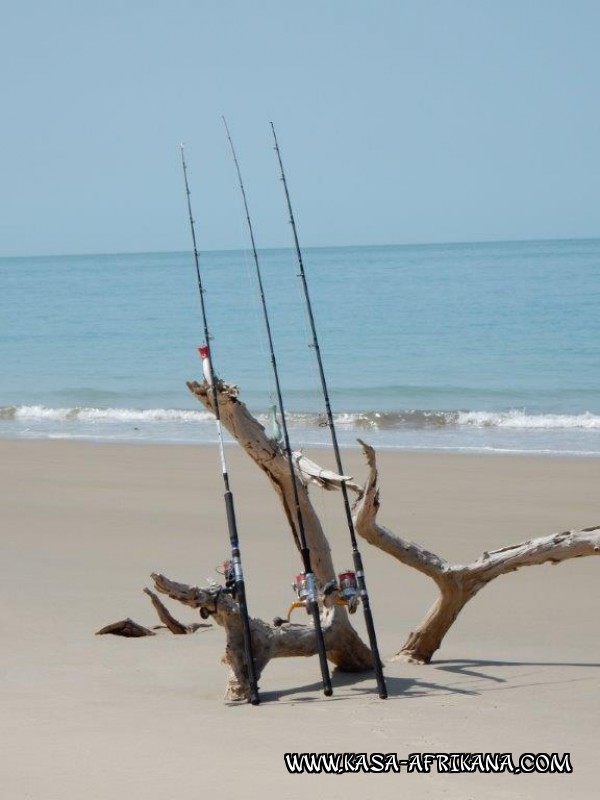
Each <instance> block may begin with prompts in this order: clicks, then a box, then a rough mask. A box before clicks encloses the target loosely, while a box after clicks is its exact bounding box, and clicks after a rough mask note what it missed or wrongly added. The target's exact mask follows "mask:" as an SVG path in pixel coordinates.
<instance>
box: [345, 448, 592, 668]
mask: <svg viewBox="0 0 600 800" xmlns="http://www.w3.org/2000/svg"><path fill="white" fill-rule="evenodd" d="M359 441H360V440H359ZM360 443H361V445H362V447H363V451H364V453H365V455H366V458H367V463H368V465H369V469H370V473H369V478H368V480H367V483H366V485H365V491H364V493H363V495H362V497H361V498H360V499H359V501H358V503H357V505H356V507H355V526H356V532H357V534H358V535H359V536H362V538H363V539H365V540H366V541H367V542H369V544H372V545H374V546H375V547H378V548H379V549H380V550H383V551H384V552H386V553H388V554H389V555H391V556H393V557H394V558H397V559H398V561H400V562H401V563H402V564H406V566H409V567H412V568H413V569H416V570H418V571H419V572H422V573H423V574H424V575H427V576H428V577H429V578H431V579H432V580H433V581H435V583H436V585H437V587H438V589H439V596H438V598H437V600H436V601H435V603H434V604H433V605H432V607H431V608H430V609H429V611H428V612H427V614H426V616H425V618H424V619H423V621H422V622H421V624H420V625H419V626H418V628H416V629H415V630H414V631H412V632H411V633H410V635H409V637H408V639H407V640H406V642H405V643H404V644H403V645H402V647H401V648H400V651H399V652H398V653H397V654H396V655H395V656H394V659H395V660H402V661H410V662H413V663H419V664H428V663H429V662H430V661H431V657H432V656H433V654H434V653H435V651H436V650H437V649H438V648H439V647H440V645H441V643H442V639H443V638H444V636H445V635H446V633H447V632H448V630H449V629H450V627H451V626H452V624H453V623H454V621H455V620H456V618H457V616H458V615H459V613H460V611H461V610H462V609H463V607H464V606H465V605H466V603H468V602H469V600H471V599H472V598H473V597H475V595H476V594H477V593H478V592H479V591H481V589H483V587H484V586H487V584H488V583H489V582H490V581H492V580H494V578H497V577H498V576H499V575H506V574H507V573H508V572H514V571H515V570H517V569H520V568H521V567H531V566H536V565H539V564H548V563H549V564H559V563H561V562H562V561H566V560H567V559H571V558H580V557H582V556H593V555H599V554H600V526H597V527H593V528H584V529H582V530H575V531H565V532H564V533H554V534H551V535H550V536H543V537H540V538H537V539H530V540H529V541H526V542H520V543H519V544H514V545H509V546H507V547H502V548H500V549H499V550H490V551H489V552H486V553H483V555H482V556H481V557H480V558H478V559H477V561H473V562H472V563H471V564H466V565H460V564H449V563H448V562H447V561H445V560H444V559H443V558H440V556H438V555H436V554H435V553H430V552H429V551H428V550H425V549H424V548H422V547H420V546H419V545H417V544H414V543H413V542H408V541H406V540H405V539H402V538H401V537H400V536H397V535H396V534H394V533H392V532H391V531H390V530H389V529H388V528H384V527H383V526H382V525H379V524H378V523H377V521H376V518H377V512H378V510H379V489H378V484H377V464H376V460H375V451H374V450H373V448H372V447H370V446H369V445H367V444H365V443H364V442H360Z"/></svg>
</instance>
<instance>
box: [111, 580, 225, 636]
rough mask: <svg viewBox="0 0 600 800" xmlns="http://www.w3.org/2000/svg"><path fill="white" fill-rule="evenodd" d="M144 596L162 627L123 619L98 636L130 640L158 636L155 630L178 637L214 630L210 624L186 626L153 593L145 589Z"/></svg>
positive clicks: (198, 623)
mask: <svg viewBox="0 0 600 800" xmlns="http://www.w3.org/2000/svg"><path fill="white" fill-rule="evenodd" d="M144 594H147V595H148V597H149V598H150V600H151V601H152V605H153V606H154V608H155V610H156V613H157V614H158V618H159V619H160V621H161V622H162V623H163V624H162V625H155V626H154V629H153V630H150V629H149V628H145V627H144V626H143V625H140V624H139V622H134V621H133V620H132V619H130V618H129V617H127V619H121V620H119V621H118V622H111V623H110V625H105V626H104V627H103V628H101V629H100V630H99V631H96V636H103V635H105V634H107V633H112V634H113V636H125V637H127V638H128V639H134V638H138V637H140V636H156V634H155V633H154V631H155V630H158V629H159V628H167V630H169V631H171V633H175V634H178V635H181V634H187V633H196V631H197V630H200V628H212V625H210V624H209V623H203V622H192V623H191V625H184V624H183V623H182V622H179V620H177V619H175V617H174V616H173V615H172V614H171V613H170V612H169V610H168V609H167V608H166V607H165V606H164V605H163V603H161V601H160V598H159V597H158V596H157V595H156V594H154V592H151V591H150V589H147V588H146V589H144Z"/></svg>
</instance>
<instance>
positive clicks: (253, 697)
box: [223, 489, 260, 706]
mask: <svg viewBox="0 0 600 800" xmlns="http://www.w3.org/2000/svg"><path fill="white" fill-rule="evenodd" d="M223 496H224V498H225V509H226V511H227V526H228V528H229V540H230V542H231V561H232V564H233V571H234V575H235V597H236V600H237V602H238V605H239V607H240V616H241V619H242V632H243V639H244V653H245V656H246V669H247V671H248V686H249V689H250V703H251V704H252V705H253V706H257V705H258V704H259V702H260V698H259V695H258V680H257V678H256V667H255V664H254V650H253V647H252V631H251V630H250V617H249V615H248V603H247V602H246V584H245V582H244V572H243V570H242V557H241V553H240V545H239V541H238V538H237V523H236V519H235V509H234V507H233V494H232V493H231V491H230V490H229V489H228V490H227V491H226V492H225V494H224V495H223Z"/></svg>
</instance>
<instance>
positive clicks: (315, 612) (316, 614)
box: [309, 576, 333, 697]
mask: <svg viewBox="0 0 600 800" xmlns="http://www.w3.org/2000/svg"><path fill="white" fill-rule="evenodd" d="M313 580H314V576H313ZM309 603H310V607H311V614H312V618H313V624H314V628H315V636H316V639H317V651H318V653H319V665H320V667H321V678H322V680H323V694H324V695H325V697H331V695H332V694H333V688H332V686H331V677H330V675H329V665H328V664H327V650H326V648H325V638H324V636H323V628H322V626H321V612H320V610H319V603H318V602H317V601H315V600H309Z"/></svg>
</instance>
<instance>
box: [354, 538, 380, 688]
mask: <svg viewBox="0 0 600 800" xmlns="http://www.w3.org/2000/svg"><path fill="white" fill-rule="evenodd" d="M352 560H353V561H354V570H355V572H356V582H357V583H358V593H359V596H360V599H361V602H362V607H363V614H364V617H365V625H366V627H367V635H368V637H369V645H370V647H371V653H372V654H373V669H374V670H375V679H376V681H377V691H378V693H379V697H380V698H381V700H385V699H386V698H387V696H388V692H387V687H386V685H385V677H384V675H383V664H382V663H381V657H380V655H379V645H378V644H377V634H376V632H375V622H374V621H373V613H372V611H371V601H370V600H369V592H368V591H367V582H366V580H365V571H364V568H363V563H362V556H361V554H360V552H359V550H358V548H357V547H355V548H354V549H353V550H352Z"/></svg>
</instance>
